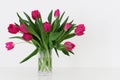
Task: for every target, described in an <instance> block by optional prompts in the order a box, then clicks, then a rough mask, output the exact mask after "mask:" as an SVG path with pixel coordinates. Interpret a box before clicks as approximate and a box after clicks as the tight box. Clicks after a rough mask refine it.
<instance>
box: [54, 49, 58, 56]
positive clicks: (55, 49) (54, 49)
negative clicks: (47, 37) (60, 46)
mask: <svg viewBox="0 0 120 80" xmlns="http://www.w3.org/2000/svg"><path fill="white" fill-rule="evenodd" d="M54 50H55V52H56V54H57V56H58V57H59V54H58V51H57V49H56V48H54Z"/></svg>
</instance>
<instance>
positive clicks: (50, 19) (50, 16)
mask: <svg viewBox="0 0 120 80" xmlns="http://www.w3.org/2000/svg"><path fill="white" fill-rule="evenodd" d="M52 13H53V10H51V12H50V13H49V16H48V21H49V23H50V24H51V22H52Z"/></svg>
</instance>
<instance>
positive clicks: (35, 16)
mask: <svg viewBox="0 0 120 80" xmlns="http://www.w3.org/2000/svg"><path fill="white" fill-rule="evenodd" d="M40 17H41V15H40V12H39V11H38V10H34V11H32V18H33V19H34V20H36V19H37V18H40Z"/></svg>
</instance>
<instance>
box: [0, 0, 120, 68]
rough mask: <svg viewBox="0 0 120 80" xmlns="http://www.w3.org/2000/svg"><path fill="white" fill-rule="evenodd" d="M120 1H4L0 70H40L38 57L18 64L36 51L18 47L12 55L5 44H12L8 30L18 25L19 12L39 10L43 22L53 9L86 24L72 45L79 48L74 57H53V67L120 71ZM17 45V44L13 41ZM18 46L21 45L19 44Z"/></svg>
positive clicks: (0, 8)
mask: <svg viewBox="0 0 120 80" xmlns="http://www.w3.org/2000/svg"><path fill="white" fill-rule="evenodd" d="M119 3H120V1H119V0H1V1H0V67H37V56H35V57H33V58H32V59H30V60H29V61H28V62H26V63H23V64H19V62H20V61H21V60H22V59H23V58H24V57H26V56H27V55H28V54H29V52H31V51H32V50H33V49H34V48H33V46H30V45H28V44H19V45H16V46H15V48H14V49H13V50H11V51H7V50H6V49H5V47H4V46H5V45H4V43H5V42H7V41H11V40H9V39H8V37H9V36H10V34H9V33H8V32H7V27H8V25H9V24H10V23H13V22H18V18H17V16H16V12H19V13H20V14H21V15H23V14H22V12H23V11H25V12H27V13H29V14H31V11H32V10H34V9H38V10H40V12H41V14H42V16H43V18H44V19H46V16H47V15H48V13H49V11H50V10H51V9H53V10H55V9H58V8H59V9H60V10H61V12H63V11H66V16H67V15H69V16H70V19H71V20H72V19H74V22H75V23H77V24H79V23H84V24H85V25H86V32H85V35H84V36H81V37H76V38H74V39H71V40H69V41H72V42H74V43H75V44H76V48H75V50H74V52H75V55H72V56H70V57H67V56H65V55H63V54H62V53H60V58H57V56H56V55H55V54H53V65H54V67H120V51H119V50H120V36H119V34H120V31H119V30H120V5H119ZM14 41H15V40H14ZM17 42H18V41H17Z"/></svg>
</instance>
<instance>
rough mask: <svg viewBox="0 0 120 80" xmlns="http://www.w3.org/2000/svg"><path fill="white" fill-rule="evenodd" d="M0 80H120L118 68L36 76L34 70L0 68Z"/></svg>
mask: <svg viewBox="0 0 120 80" xmlns="http://www.w3.org/2000/svg"><path fill="white" fill-rule="evenodd" d="M0 80H120V69H119V68H116V69H115V68H84V67H80V68H56V69H54V70H53V72H52V75H50V76H38V72H37V69H35V68H0Z"/></svg>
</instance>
